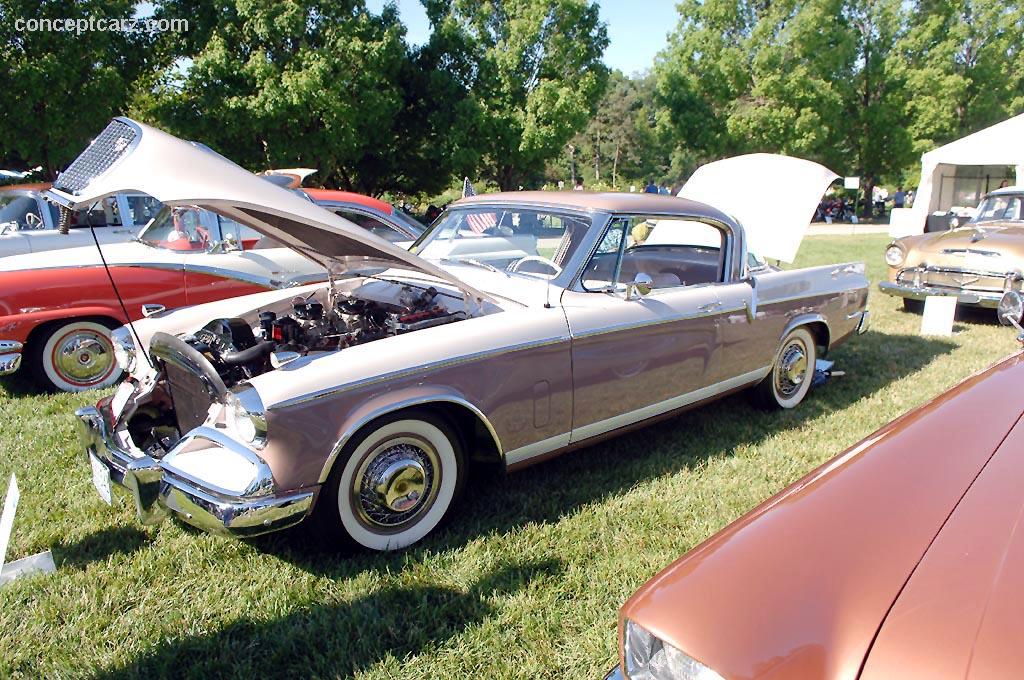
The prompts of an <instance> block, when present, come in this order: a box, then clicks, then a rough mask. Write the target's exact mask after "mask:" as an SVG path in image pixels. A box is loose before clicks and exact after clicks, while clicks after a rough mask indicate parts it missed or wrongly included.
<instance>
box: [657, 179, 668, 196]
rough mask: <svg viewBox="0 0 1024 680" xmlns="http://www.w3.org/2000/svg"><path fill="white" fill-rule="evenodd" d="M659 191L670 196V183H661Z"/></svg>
mask: <svg viewBox="0 0 1024 680" xmlns="http://www.w3.org/2000/svg"><path fill="white" fill-rule="evenodd" d="M658 193H659V194H664V195H665V196H668V194H669V193H670V192H669V190H668V185H667V184H665V183H664V182H662V183H661V185H660V186H659V187H658Z"/></svg>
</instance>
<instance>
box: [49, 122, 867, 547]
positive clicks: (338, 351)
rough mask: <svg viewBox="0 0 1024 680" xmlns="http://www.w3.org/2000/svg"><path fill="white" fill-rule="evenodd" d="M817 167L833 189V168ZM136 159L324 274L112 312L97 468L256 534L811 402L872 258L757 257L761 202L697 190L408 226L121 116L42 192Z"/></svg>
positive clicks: (143, 495)
mask: <svg viewBox="0 0 1024 680" xmlns="http://www.w3.org/2000/svg"><path fill="white" fill-rule="evenodd" d="M155 159H159V162H155ZM790 162H793V161H792V159H785V160H783V161H780V163H782V164H786V163H790ZM803 163H806V162H803ZM185 167H187V168H189V169H190V172H188V173H182V172H180V171H179V169H180V168H185ZM815 167H817V168H819V170H818V171H815V172H814V173H812V175H814V176H816V177H817V180H816V181H817V182H818V184H819V186H814V187H812V189H811V190H809V193H812V194H813V193H817V194H820V193H821V192H823V191H824V189H825V187H826V186H827V185H828V183H829V182H830V181H831V178H832V175H831V173H829V172H827V171H824V169H820V166H815ZM727 169H728V168H727ZM729 175H730V176H736V174H735V173H729ZM779 179H780V180H781V181H786V182H788V181H789V178H788V177H779ZM127 185H131V186H137V187H139V188H141V189H144V190H145V191H146V192H147V193H151V194H152V195H154V196H157V197H158V198H159V199H160V200H162V201H163V202H164V203H165V204H168V205H170V206H174V205H177V204H179V203H188V204H194V205H199V206H202V207H203V208H205V209H208V210H211V211H216V212H218V213H220V214H222V215H225V216H227V217H230V218H231V219H232V220H235V221H237V222H239V223H244V224H246V225H247V226H248V227H250V228H252V229H254V230H256V231H258V232H260V233H262V234H265V235H267V236H269V237H271V238H273V239H274V240H276V241H277V242H279V243H282V244H284V245H286V246H288V247H291V248H293V249H294V250H295V251H296V252H298V253H302V254H303V255H305V256H306V257H308V258H310V259H312V260H315V261H316V262H318V263H320V264H322V265H323V266H324V267H326V268H327V270H328V271H329V272H330V275H331V278H330V280H329V281H328V282H327V283H323V284H314V285H309V286H305V287H301V288H294V289H290V290H279V291H271V292H266V293H259V294H255V295H249V296H245V297H240V298H235V299H232V300H223V301H220V302H214V303H210V304H206V305H198V306H194V307H188V308H184V309H180V310H176V311H173V312H168V313H166V314H162V315H158V316H155V317H151V318H147V319H143V320H141V321H139V322H137V323H135V324H133V325H132V327H125V328H121V329H118V330H117V331H115V333H114V340H115V348H116V352H117V356H118V362H119V364H120V365H121V366H122V367H123V368H124V370H125V371H126V372H127V373H128V374H129V377H128V379H127V380H126V381H125V382H124V383H123V384H122V385H121V386H120V388H119V389H118V390H117V392H116V394H114V395H113V396H112V397H107V398H104V399H102V400H100V401H99V403H98V404H97V405H96V407H90V408H85V409H81V410H79V411H78V413H77V416H78V419H79V424H80V427H81V433H82V438H83V443H84V448H85V451H86V453H87V456H88V459H89V462H90V464H91V467H92V471H93V480H94V482H95V484H96V487H97V489H98V490H99V492H100V494H101V495H102V496H103V497H104V498H105V499H107V500H108V501H110V500H111V499H112V495H111V491H112V486H111V485H112V484H113V485H114V487H115V488H118V489H122V490H125V491H126V492H127V493H128V495H129V496H130V497H131V498H132V501H133V503H134V505H135V508H136V510H137V512H138V514H139V517H140V519H141V520H142V521H143V522H156V521H158V520H160V519H162V518H164V517H166V516H167V515H169V514H173V515H175V516H177V517H179V518H181V519H182V520H184V521H185V522H188V523H191V524H193V525H195V526H197V527H200V528H202V529H205V530H207V531H211V532H215V533H219V534H225V535H233V536H251V535H255V534H260V533H266V532H269V531H274V530H277V529H282V528H285V527H289V526H292V525H294V524H296V523H298V522H300V521H302V520H304V519H305V518H307V517H309V518H310V519H311V520H312V521H313V522H314V523H315V525H316V527H318V530H319V531H322V532H323V536H324V538H325V540H337V541H339V542H341V543H350V544H356V545H358V546H362V547H364V548H367V549H370V550H389V549H396V548H402V547H405V546H408V545H411V544H413V543H415V542H417V541H419V540H420V539H422V538H423V537H424V536H426V535H427V534H428V533H429V532H430V531H431V530H433V529H434V528H435V527H436V526H437V525H438V523H439V522H440V521H441V520H442V518H443V517H444V516H445V515H447V514H448V513H449V511H450V510H451V509H452V507H453V505H454V503H455V501H456V499H457V497H458V495H459V493H460V491H461V490H462V489H463V488H465V487H466V480H467V477H468V476H469V475H470V474H471V466H470V463H471V461H480V460H484V461H491V462H494V463H497V464H499V465H501V466H503V467H505V468H507V469H517V468H521V467H523V466H526V465H529V464H532V463H536V462H539V461H542V460H544V459H546V458H548V457H551V456H553V455H556V454H558V453H561V452H563V451H566V450H568V449H571V448H575V447H580V446H586V445H588V444H590V443H592V442H595V441H598V440H599V439H601V438H603V437H607V436H610V435H614V434H617V433H620V432H623V431H626V430H628V429H630V428H632V427H634V426H637V425H639V424H642V423H645V422H649V421H651V420H652V419H655V418H660V417H665V416H668V415H671V414H673V413H676V412H678V411H680V410H681V409H685V408H689V407H693V406H696V405H699V404H701V403H704V402H706V401H708V400H711V399H714V398H718V397H721V396H722V395H725V394H728V393H731V392H734V391H737V390H740V389H744V388H750V389H751V390H752V395H753V396H754V398H755V401H757V402H759V403H760V404H763V405H766V406H770V407H776V408H792V407H795V406H797V405H798V404H799V403H800V402H801V401H802V400H803V399H804V397H805V396H806V395H807V393H808V390H809V389H810V386H811V378H812V374H813V371H814V366H815V359H816V357H818V356H820V355H822V354H824V353H825V352H827V351H828V350H829V349H830V348H832V347H835V346H836V345H837V344H839V343H841V342H843V341H844V340H846V339H847V338H849V337H851V336H852V335H853V334H854V333H856V332H857V331H858V330H863V329H864V328H865V325H866V321H867V311H866V310H865V302H866V300H867V283H868V282H867V279H866V278H865V277H864V265H863V264H860V263H850V264H843V265H836V266H826V267H817V268H812V269H798V270H792V271H778V270H775V271H764V270H762V271H760V272H754V271H751V269H750V268H749V266H748V261H747V257H746V254H747V248H746V234H745V231H744V228H743V227H741V226H740V225H739V224H738V223H737V222H736V220H734V219H733V218H732V217H730V216H729V215H727V214H725V213H724V212H722V211H721V210H719V209H716V208H713V207H710V206H708V205H705V204H703V203H699V202H697V201H693V200H687V199H679V198H675V197H671V196H660V195H648V194H589V193H585V192H566V193H555V192H516V193H508V194H490V195H482V196H476V197H472V198H468V199H463V200H461V201H457V202H456V203H454V204H453V205H452V206H450V207H449V209H448V210H447V211H446V213H444V214H443V215H442V216H441V217H440V218H438V220H437V221H435V223H434V224H433V225H432V226H431V227H430V228H429V229H428V230H427V232H426V233H424V234H423V236H421V237H420V238H419V239H418V240H417V242H416V243H415V244H414V245H413V247H412V248H411V251H406V250H403V249H400V248H397V247H395V246H394V245H393V244H391V243H389V242H387V241H385V240H383V239H380V238H378V237H376V236H374V235H373V234H371V233H369V232H367V231H365V230H364V229H360V228H359V227H357V226H355V225H354V224H352V223H351V222H348V221H346V220H344V219H342V218H340V217H338V216H337V215H334V214H331V213H329V212H327V211H326V210H324V209H323V208H320V207H318V206H316V205H313V204H311V203H309V202H307V201H304V200H302V199H301V198H298V197H297V196H295V195H293V194H290V193H288V192H286V191H281V190H278V189H276V188H271V189H268V188H267V187H266V185H265V183H263V182H261V181H260V180H259V179H257V178H256V177H254V176H253V175H251V174H249V173H248V172H246V171H244V170H243V169H241V168H239V167H237V166H235V165H233V164H232V163H230V162H228V161H227V160H225V159H224V158H222V157H220V156H218V155H215V154H213V153H209V152H207V151H204V150H202V149H198V148H196V147H195V146H192V145H189V144H187V143H184V142H182V141H180V140H178V139H176V138H174V137H172V136H170V135H167V134H165V133H163V132H160V131H158V130H155V129H153V128H150V127H147V126H144V125H141V124H138V123H135V122H134V121H131V120H128V119H116V120H115V121H113V122H112V123H111V124H110V126H109V127H108V128H107V129H106V130H105V131H104V132H103V134H102V135H100V137H99V138H98V139H97V140H96V142H94V143H93V145H92V146H90V148H89V149H88V150H87V151H86V152H85V153H83V154H82V156H81V157H79V159H78V160H76V161H75V162H74V164H72V166H71V167H70V168H69V169H68V171H67V172H66V173H65V174H64V175H63V176H62V182H58V184H57V185H55V186H54V188H53V189H52V190H51V191H50V192H49V194H48V195H49V197H50V198H51V199H52V200H54V201H55V202H58V203H59V204H61V205H63V206H65V207H67V208H72V209H73V208H74V207H75V206H77V205H80V204H82V203H85V202H89V201H94V200H96V199H97V198H98V197H101V196H104V195H108V194H111V193H113V192H116V191H118V190H120V189H122V188H123V187H124V186H127ZM817 198H818V196H817V195H816V196H814V199H813V200H812V201H809V202H807V204H806V206H805V208H806V211H805V215H804V217H803V220H802V221H803V224H802V225H801V224H797V225H796V227H797V228H799V229H803V228H806V226H807V222H808V221H809V219H810V215H811V213H812V212H813V210H814V205H815V204H816V202H817ZM538 224H542V225H544V229H545V230H546V231H547V233H549V234H551V233H557V234H558V235H559V236H558V238H557V240H556V242H555V243H554V244H553V246H550V247H548V246H542V245H539V244H538V246H537V248H536V249H534V250H532V251H529V252H527V253H526V254H525V255H523V256H522V257H519V258H518V259H516V260H514V261H512V262H511V263H509V264H508V265H507V266H506V267H505V268H503V269H499V268H497V267H496V266H494V264H492V262H495V261H497V260H496V258H487V257H486V255H487V254H488V253H486V252H482V251H480V250H476V249H472V254H473V255H474V257H471V258H458V257H456V258H453V257H452V253H453V252H460V251H459V250H458V249H453V248H452V245H453V241H465V242H466V243H467V244H470V243H472V242H478V241H479V242H486V239H488V238H489V237H490V236H492V235H494V233H493V230H494V228H495V227H497V226H504V227H506V228H507V229H509V230H510V231H511V232H512V235H513V236H515V234H516V231H517V230H519V229H523V230H524V231H527V232H529V233H536V230H537V229H538V226H537V225H538ZM652 234H656V235H657V236H656V238H651V237H652ZM505 235H506V236H507V234H505ZM492 242H493V241H492ZM523 242H525V241H523ZM521 243H522V242H521ZM461 252H469V251H461ZM435 256H437V257H438V258H439V259H432V258H434V257H435ZM488 260H490V261H488Z"/></svg>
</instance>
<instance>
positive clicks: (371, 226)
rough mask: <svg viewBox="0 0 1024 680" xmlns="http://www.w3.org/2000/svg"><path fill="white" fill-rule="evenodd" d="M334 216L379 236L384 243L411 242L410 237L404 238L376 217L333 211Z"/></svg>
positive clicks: (352, 212)
mask: <svg viewBox="0 0 1024 680" xmlns="http://www.w3.org/2000/svg"><path fill="white" fill-rule="evenodd" d="M334 214H335V215H338V216H339V217H344V218H345V219H346V220H348V221H349V222H352V223H353V224H356V225H358V226H360V227H362V228H363V229H365V230H366V231H368V232H370V233H371V234H373V235H374V236H379V237H381V238H382V239H384V240H385V241H391V242H392V243H396V242H398V241H411V240H412V237H410V236H406V235H405V234H403V233H402V232H400V231H398V230H397V229H395V228H394V227H393V226H391V225H390V224H387V223H386V222H382V221H381V220H379V219H377V218H376V217H371V216H370V215H367V214H365V213H360V212H355V211H354V210H335V211H334Z"/></svg>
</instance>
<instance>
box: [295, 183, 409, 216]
mask: <svg viewBox="0 0 1024 680" xmlns="http://www.w3.org/2000/svg"><path fill="white" fill-rule="evenodd" d="M302 191H303V192H305V194H306V195H307V196H309V197H310V198H312V199H313V200H314V201H317V202H318V203H319V202H325V201H331V202H336V203H354V204H355V205H361V206H363V207H364V208H372V209H374V210H379V211H380V212H382V213H384V214H385V215H390V214H392V213H393V212H394V210H395V209H394V208H393V207H392V206H391V204H390V203H386V202H384V201H382V200H380V199H379V198H374V197H373V196H366V195H364V194H357V193H355V192H352V191H339V190H337V189H307V188H305V187H302Z"/></svg>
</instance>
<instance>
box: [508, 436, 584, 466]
mask: <svg viewBox="0 0 1024 680" xmlns="http://www.w3.org/2000/svg"><path fill="white" fill-rule="evenodd" d="M571 437H572V433H571V432H563V433H562V434H556V435H555V436H554V437H548V438H547V439H541V440H540V441H539V442H534V443H533V444H527V445H526V446H520V447H519V448H518V449H513V450H512V451H509V452H508V453H506V454H505V466H506V467H507V466H509V465H515V464H516V463H521V462H523V461H524V460H529V459H531V458H536V457H537V456H543V455H544V454H545V453H550V452H552V451H557V450H558V449H561V448H564V447H566V446H568V445H569V440H570V439H571Z"/></svg>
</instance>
